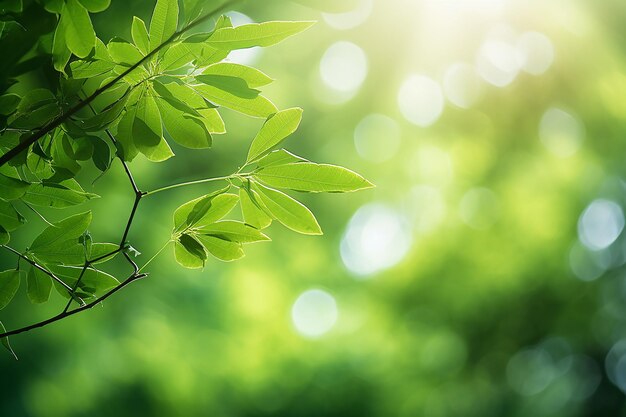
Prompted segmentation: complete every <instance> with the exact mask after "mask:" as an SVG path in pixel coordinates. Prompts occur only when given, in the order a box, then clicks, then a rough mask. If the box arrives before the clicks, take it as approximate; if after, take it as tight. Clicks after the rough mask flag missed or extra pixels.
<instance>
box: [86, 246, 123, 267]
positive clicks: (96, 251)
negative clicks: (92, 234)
mask: <svg viewBox="0 0 626 417" xmlns="http://www.w3.org/2000/svg"><path fill="white" fill-rule="evenodd" d="M118 249H119V246H118V245H116V244H114V243H92V244H91V245H89V246H88V251H87V255H88V257H89V260H90V261H92V262H93V261H95V260H96V259H98V258H102V257H103V256H105V255H109V254H110V253H113V252H115V253H113V255H109V256H106V257H104V258H102V259H100V260H98V261H97V262H94V263H95V264H101V263H105V262H108V261H110V260H111V259H113V258H115V257H116V256H117V254H118V253H119V252H116V251H117V250H118Z"/></svg>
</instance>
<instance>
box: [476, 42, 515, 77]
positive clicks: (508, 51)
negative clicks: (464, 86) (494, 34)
mask: <svg viewBox="0 0 626 417" xmlns="http://www.w3.org/2000/svg"><path fill="white" fill-rule="evenodd" d="M520 68H521V59H520V56H519V51H518V50H517V48H516V47H515V46H513V45H511V44H510V43H508V42H506V41H504V40H499V39H489V40H487V41H485V43H483V45H482V46H481V47H480V51H479V52H478V57H477V58H476V69H477V70H478V73H479V74H480V76H481V77H482V78H483V79H484V80H485V81H487V82H488V83H489V84H492V85H494V86H496V87H506V86H507V85H509V84H511V83H512V82H513V80H515V77H517V74H518V73H519V71H520Z"/></svg>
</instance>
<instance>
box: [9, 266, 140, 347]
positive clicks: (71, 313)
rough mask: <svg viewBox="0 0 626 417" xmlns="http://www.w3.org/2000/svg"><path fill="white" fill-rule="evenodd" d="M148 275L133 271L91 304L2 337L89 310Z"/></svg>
mask: <svg viewBox="0 0 626 417" xmlns="http://www.w3.org/2000/svg"><path fill="white" fill-rule="evenodd" d="M146 276H147V274H135V273H133V274H132V275H131V276H130V277H128V278H127V279H126V280H125V281H124V282H122V283H121V284H120V285H118V286H117V287H115V288H113V289H111V290H110V291H109V292H107V293H106V294H104V295H103V296H102V297H99V298H96V299H95V300H94V301H92V302H90V303H89V304H85V305H83V306H81V307H78V308H76V309H74V310H71V311H63V312H61V313H59V314H57V315H56V316H54V317H51V318H49V319H47V320H43V321H40V322H38V323H35V324H31V325H29V326H25V327H22V328H19V329H16V330H11V331H9V332H5V333H2V334H0V339H3V338H5V337H8V336H13V335H16V334H19V333H24V332H27V331H29V330H32V329H36V328H38V327H44V326H47V325H48V324H51V323H54V322H56V321H59V320H62V319H64V318H66V317H69V316H73V315H74V314H77V313H80V312H81V311H84V310H88V309H90V308H92V307H93V306H95V305H96V304H99V303H101V302H102V301H104V300H106V299H107V298H109V297H110V296H112V295H113V294H115V293H116V292H118V291H119V290H121V289H122V288H124V287H126V286H127V285H128V284H130V283H131V282H134V281H136V280H138V279H141V278H144V277H146Z"/></svg>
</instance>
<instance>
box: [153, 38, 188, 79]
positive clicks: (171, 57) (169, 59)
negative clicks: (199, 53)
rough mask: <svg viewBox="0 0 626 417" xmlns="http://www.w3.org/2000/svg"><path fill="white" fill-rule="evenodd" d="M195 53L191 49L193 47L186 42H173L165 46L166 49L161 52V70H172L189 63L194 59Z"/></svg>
mask: <svg viewBox="0 0 626 417" xmlns="http://www.w3.org/2000/svg"><path fill="white" fill-rule="evenodd" d="M195 56H196V53H194V51H193V47H191V46H190V45H188V44H186V43H181V42H178V43H174V44H172V45H170V46H169V48H167V51H165V53H164V54H163V60H162V61H161V65H160V68H161V71H163V72H173V71H176V70H178V69H180V68H182V67H184V66H185V65H187V64H189V63H191V62H192V61H193V60H194V59H195Z"/></svg>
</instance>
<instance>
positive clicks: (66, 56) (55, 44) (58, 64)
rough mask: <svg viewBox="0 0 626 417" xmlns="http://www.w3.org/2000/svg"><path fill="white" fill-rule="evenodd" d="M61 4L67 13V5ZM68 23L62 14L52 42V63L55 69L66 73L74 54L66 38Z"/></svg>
mask: <svg viewBox="0 0 626 417" xmlns="http://www.w3.org/2000/svg"><path fill="white" fill-rule="evenodd" d="M61 4H62V5H63V12H65V3H61ZM67 21H68V18H67V17H63V14H61V18H60V19H59V23H58V24H57V27H56V29H55V31H54V38H53V40H52V62H53V64H54V69H55V70H57V71H59V72H64V71H65V66H66V65H67V63H68V61H69V60H70V57H71V56H72V52H71V51H70V50H69V48H68V47H67V38H66V36H65V32H66V31H67V26H68V25H67Z"/></svg>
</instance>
